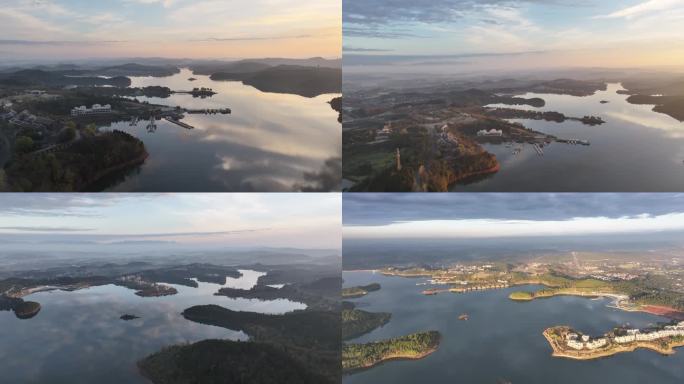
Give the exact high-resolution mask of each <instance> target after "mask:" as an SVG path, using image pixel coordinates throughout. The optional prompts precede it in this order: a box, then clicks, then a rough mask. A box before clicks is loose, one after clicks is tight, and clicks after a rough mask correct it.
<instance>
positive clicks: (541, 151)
mask: <svg viewBox="0 0 684 384" xmlns="http://www.w3.org/2000/svg"><path fill="white" fill-rule="evenodd" d="M532 147H533V148H534V150H535V151H537V155H539V156H544V150H543V149H542V147H541V146H540V145H539V144H537V143H535V144H534V145H533V146H532Z"/></svg>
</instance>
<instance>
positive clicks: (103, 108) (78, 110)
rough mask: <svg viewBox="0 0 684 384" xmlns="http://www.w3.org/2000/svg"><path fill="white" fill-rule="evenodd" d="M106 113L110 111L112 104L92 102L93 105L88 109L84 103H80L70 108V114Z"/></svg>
mask: <svg viewBox="0 0 684 384" xmlns="http://www.w3.org/2000/svg"><path fill="white" fill-rule="evenodd" d="M108 113H112V106H111V105H109V104H107V105H100V104H93V107H92V108H90V109H88V108H87V107H86V106H85V105H82V106H80V107H75V108H74V109H72V110H71V116H88V115H101V114H108Z"/></svg>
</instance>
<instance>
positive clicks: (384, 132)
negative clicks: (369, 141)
mask: <svg viewBox="0 0 684 384" xmlns="http://www.w3.org/2000/svg"><path fill="white" fill-rule="evenodd" d="M391 134H392V123H391V122H389V123H387V124H385V126H384V127H383V128H382V129H378V131H377V133H376V134H375V141H376V142H381V141H387V140H389V138H390V135H391Z"/></svg>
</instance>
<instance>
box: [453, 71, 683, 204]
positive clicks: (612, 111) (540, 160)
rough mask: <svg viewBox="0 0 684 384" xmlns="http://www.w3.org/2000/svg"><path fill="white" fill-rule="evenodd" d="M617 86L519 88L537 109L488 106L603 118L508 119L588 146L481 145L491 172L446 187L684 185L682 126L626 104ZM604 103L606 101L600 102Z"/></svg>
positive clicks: (660, 189) (539, 188) (582, 188)
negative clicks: (583, 91)
mask: <svg viewBox="0 0 684 384" xmlns="http://www.w3.org/2000/svg"><path fill="white" fill-rule="evenodd" d="M621 89H623V88H622V86H621V85H620V84H609V85H608V89H607V90H606V91H599V92H597V93H596V94H594V95H592V96H586V97H576V96H569V95H551V94H537V93H527V94H523V95H520V96H521V97H526V98H532V97H540V98H543V99H544V100H545V101H546V105H545V106H544V107H541V108H533V107H530V106H508V105H498V104H495V105H492V106H496V107H505V108H517V109H528V110H530V109H532V110H540V111H557V112H561V113H563V114H565V115H566V116H572V117H582V116H585V115H594V116H599V117H601V118H603V119H604V120H605V121H606V123H605V124H603V125H600V126H593V127H592V126H587V125H583V124H582V123H580V122H577V121H565V122H563V123H555V122H547V121H537V120H525V119H511V120H510V121H513V122H519V123H522V124H524V125H525V126H526V127H528V128H531V129H534V130H537V131H541V132H545V133H549V134H552V135H555V136H557V137H559V138H563V139H584V140H589V141H590V142H591V146H589V147H585V146H573V145H566V144H561V143H552V144H550V145H548V146H546V147H544V156H538V155H537V153H536V152H535V151H534V149H533V148H532V146H531V145H529V144H515V145H513V147H516V148H517V147H519V148H521V149H522V151H521V152H520V153H514V149H515V148H513V147H507V146H505V145H485V148H486V149H487V150H488V151H489V152H491V153H494V154H495V155H496V156H497V158H498V159H499V161H500V162H501V165H502V166H501V170H500V171H499V173H497V174H496V175H494V176H493V177H490V178H487V179H484V180H482V181H479V182H476V183H473V184H469V185H457V186H454V187H453V190H456V191H534V192H560V191H577V192H590V191H594V192H604V191H624V192H629V191H642V192H647V191H658V192H665V191H681V190H683V189H684V163H683V161H684V123H682V122H679V121H677V120H676V119H674V118H672V117H670V116H668V115H664V114H661V113H657V112H654V111H652V108H653V106H648V105H633V104H629V103H628V102H627V101H626V100H627V97H628V96H627V95H621V94H618V93H617V91H619V90H621ZM602 100H605V101H608V103H605V104H602V103H601V101H602Z"/></svg>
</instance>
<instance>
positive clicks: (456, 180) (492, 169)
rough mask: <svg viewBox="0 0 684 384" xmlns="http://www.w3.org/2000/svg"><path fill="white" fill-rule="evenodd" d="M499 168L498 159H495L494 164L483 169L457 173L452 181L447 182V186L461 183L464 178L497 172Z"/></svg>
mask: <svg viewBox="0 0 684 384" xmlns="http://www.w3.org/2000/svg"><path fill="white" fill-rule="evenodd" d="M500 170H501V163H499V160H496V165H495V166H493V167H491V168H487V169H483V170H481V171H475V172H468V173H465V174H463V175H459V176H458V177H456V178H455V180H454V181H453V182H452V183H449V187H452V186H454V185H458V184H461V183H462V182H463V181H464V180H467V179H470V178H472V177H477V176H484V175H491V174H494V173H498V172H499V171H500Z"/></svg>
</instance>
